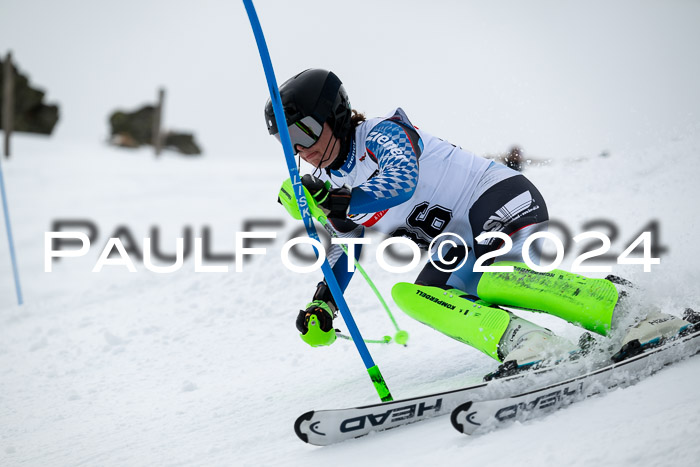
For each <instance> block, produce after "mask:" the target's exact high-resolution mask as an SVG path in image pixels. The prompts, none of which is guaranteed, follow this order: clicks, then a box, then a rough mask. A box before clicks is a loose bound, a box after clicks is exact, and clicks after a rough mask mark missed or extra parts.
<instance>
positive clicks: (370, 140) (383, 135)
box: [348, 120, 423, 214]
mask: <svg viewBox="0 0 700 467" xmlns="http://www.w3.org/2000/svg"><path fill="white" fill-rule="evenodd" d="M422 147H423V143H422V141H421V139H420V136H419V135H418V132H416V131H415V130H414V129H413V128H411V127H408V126H406V125H404V124H402V123H399V122H397V121H394V120H385V121H383V122H381V123H379V124H378V125H377V126H375V127H374V128H373V129H372V131H371V132H370V133H369V135H367V139H366V148H365V150H366V151H367V154H368V156H369V157H371V158H373V159H375V160H376V161H377V164H378V165H379V171H378V173H377V174H376V175H375V176H373V177H371V178H370V179H369V180H367V181H366V182H365V183H363V184H361V185H359V186H357V187H355V188H353V189H352V196H351V198H350V207H349V209H348V213H349V214H363V213H372V212H379V211H383V210H385V209H389V208H391V207H393V206H397V205H399V204H401V203H403V202H404V201H407V200H408V199H409V198H410V197H411V196H412V195H413V192H414V191H415V189H416V185H417V184H418V158H419V157H420V154H421V151H422Z"/></svg>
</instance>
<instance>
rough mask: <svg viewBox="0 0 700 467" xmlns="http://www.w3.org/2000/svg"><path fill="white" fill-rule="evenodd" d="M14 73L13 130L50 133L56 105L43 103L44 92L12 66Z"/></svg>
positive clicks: (0, 75)
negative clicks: (33, 85) (32, 84)
mask: <svg viewBox="0 0 700 467" xmlns="http://www.w3.org/2000/svg"><path fill="white" fill-rule="evenodd" d="M3 66H4V62H3V60H0V121H2V120H1V119H2V109H3V105H2V103H3V92H2V89H3V86H4V76H3V75H4V73H2V69H3ZM12 70H13V72H14V73H13V75H14V93H13V96H14V125H13V131H22V132H26V133H39V134H42V135H50V134H51V133H52V132H53V129H54V127H55V126H56V123H57V122H58V105H56V104H52V105H48V104H45V103H44V102H43V101H44V96H45V93H44V91H42V90H41V89H38V88H33V87H32V86H31V85H30V84H29V77H28V76H27V75H24V74H22V73H20V71H19V70H18V69H17V67H16V66H14V63H13V66H12Z"/></svg>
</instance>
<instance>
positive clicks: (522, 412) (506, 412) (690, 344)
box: [450, 330, 700, 434]
mask: <svg viewBox="0 0 700 467" xmlns="http://www.w3.org/2000/svg"><path fill="white" fill-rule="evenodd" d="M698 352H700V331H697V330H696V331H695V332H693V333H692V334H688V335H686V336H683V337H678V338H676V339H674V340H670V341H668V342H666V343H665V344H663V345H660V346H658V347H654V348H650V349H648V350H645V351H643V352H642V353H639V354H637V355H635V356H633V357H630V358H628V359H626V360H622V361H620V362H617V363H612V364H610V365H607V366H604V367H602V368H598V369H596V370H592V371H590V372H587V373H584V374H581V375H579V376H575V377H571V378H569V379H566V380H563V381H561V382H558V383H554V384H549V385H547V386H545V387H542V386H540V388H539V389H532V390H528V391H527V392H521V393H519V394H516V395H511V396H506V397H501V398H497V397H488V398H484V397H482V398H478V399H477V398H474V399H472V400H470V401H469V402H465V403H463V404H461V405H459V406H458V407H457V408H455V409H454V410H453V412H452V415H451V417H450V419H451V422H452V426H453V427H454V428H455V429H456V430H457V431H459V432H462V433H465V434H472V433H475V432H482V433H483V432H487V431H491V430H493V429H496V428H498V427H500V426H503V425H507V424H509V423H512V422H514V421H525V420H529V419H533V418H536V417H540V416H543V415H546V414H548V413H551V412H554V411H555V410H558V409H559V408H562V407H565V406H567V405H569V404H572V403H574V402H577V401H580V400H583V399H585V398H587V397H590V396H593V395H596V394H601V393H605V392H607V391H609V390H612V389H615V388H618V387H626V386H629V385H632V384H634V383H636V382H637V381H639V380H641V379H642V378H644V377H646V376H649V375H651V374H653V373H656V372H657V371H659V370H660V369H662V368H663V367H665V366H667V365H670V364H672V363H674V362H677V361H679V360H681V359H683V358H687V357H691V356H693V355H695V354H697V353H698Z"/></svg>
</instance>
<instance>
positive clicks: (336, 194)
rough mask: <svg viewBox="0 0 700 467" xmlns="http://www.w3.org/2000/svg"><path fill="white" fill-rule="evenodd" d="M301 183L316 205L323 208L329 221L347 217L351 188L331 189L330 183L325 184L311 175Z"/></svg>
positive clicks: (305, 177)
mask: <svg viewBox="0 0 700 467" xmlns="http://www.w3.org/2000/svg"><path fill="white" fill-rule="evenodd" d="M301 183H302V184H303V185H304V187H306V189H307V190H309V193H310V194H311V196H313V198H314V200H315V202H316V205H318V207H320V208H321V210H322V211H323V213H324V214H325V215H326V217H328V218H329V219H345V218H346V217H347V215H348V207H349V206H350V195H351V194H352V192H351V190H350V188H349V187H347V186H345V185H344V186H342V187H340V188H331V186H330V183H328V182H325V183H324V182H323V181H322V180H321V179H320V178H317V177H314V176H313V175H309V174H307V175H304V176H303V177H301Z"/></svg>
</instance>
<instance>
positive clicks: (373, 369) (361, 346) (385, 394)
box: [243, 0, 394, 401]
mask: <svg viewBox="0 0 700 467" xmlns="http://www.w3.org/2000/svg"><path fill="white" fill-rule="evenodd" d="M243 5H244V6H245V9H246V12H247V14H248V19H249V20H250V25H251V27H252V29H253V35H254V36H255V42H256V43H257V46H258V52H259V53H260V59H261V61H262V65H263V70H264V71H265V78H266V79H267V87H268V88H269V91H270V100H271V101H272V108H273V110H274V114H275V121H276V122H277V128H279V135H280V140H281V142H282V148H283V149H284V156H285V160H286V162H287V169H288V170H289V177H290V179H291V180H292V184H293V186H294V195H295V196H296V199H297V203H299V204H298V205H299V208H300V209H299V210H300V211H301V215H302V219H303V221H304V226H305V227H306V232H307V234H308V235H309V237H311V238H312V239H314V240H316V241H319V239H318V234H317V233H316V228H315V227H314V223H313V219H312V218H311V215H310V213H309V208H308V204H307V201H306V196H305V195H304V187H303V185H302V184H301V178H300V177H299V171H298V169H297V166H296V164H295V162H294V150H293V148H292V141H291V138H290V137H289V130H288V129H287V119H286V117H285V115H284V108H283V106H282V98H281V97H280V92H279V88H278V87H277V79H276V78H275V71H274V69H273V67H272V60H271V58H270V52H269V51H268V49H267V43H266V42H265V36H264V34H263V31H262V26H261V25H260V20H259V19H258V15H257V13H256V12H255V7H254V6H253V1H252V0H243ZM316 254H318V251H316ZM321 270H322V271H323V275H324V277H325V278H326V283H327V284H328V288H329V289H330V290H331V294H332V295H333V298H334V299H335V302H336V304H337V305H338V310H339V311H340V313H341V315H342V316H343V320H344V321H345V325H346V326H347V327H348V331H349V332H350V336H351V337H352V340H353V342H354V343H355V347H357V351H358V352H359V354H360V357H361V358H362V361H363V363H364V365H365V368H366V369H367V373H368V374H369V376H370V379H371V380H372V383H373V384H374V388H375V390H376V391H377V394H378V395H379V398H380V399H381V400H382V401H392V400H394V399H393V397H392V396H391V392H390V391H389V387H388V386H387V384H386V381H384V378H383V377H382V374H381V372H380V371H379V367H378V366H377V365H376V364H375V363H374V360H372V356H371V355H370V353H369V350H368V349H367V345H366V344H365V342H364V341H363V340H362V335H361V334H360V330H359V329H358V328H357V324H355V320H354V319H353V317H352V314H351V313H350V310H349V308H348V305H347V303H346V302H345V297H344V296H343V291H342V290H341V289H340V286H339V285H338V281H337V280H336V278H335V275H334V274H333V270H332V269H331V266H330V264H329V263H328V260H327V259H325V260H324V261H323V265H322V266H321Z"/></svg>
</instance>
